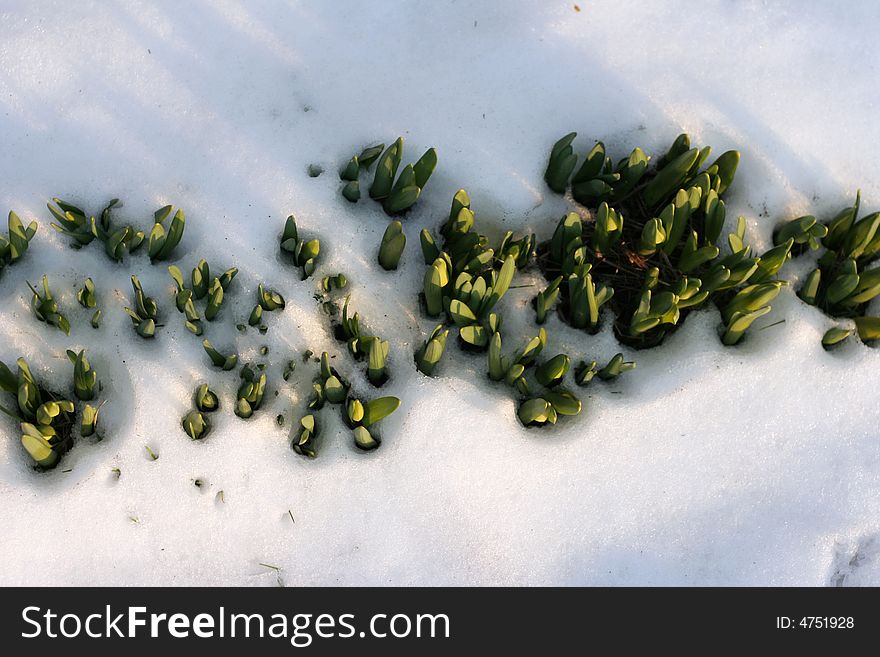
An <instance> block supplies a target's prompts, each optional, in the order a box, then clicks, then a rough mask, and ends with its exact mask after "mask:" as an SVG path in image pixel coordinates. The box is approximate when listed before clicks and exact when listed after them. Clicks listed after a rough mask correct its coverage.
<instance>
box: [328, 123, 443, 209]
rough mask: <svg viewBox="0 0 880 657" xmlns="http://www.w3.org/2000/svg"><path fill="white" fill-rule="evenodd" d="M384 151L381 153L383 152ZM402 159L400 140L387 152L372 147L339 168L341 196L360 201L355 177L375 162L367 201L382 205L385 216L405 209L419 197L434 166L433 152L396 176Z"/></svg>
mask: <svg viewBox="0 0 880 657" xmlns="http://www.w3.org/2000/svg"><path fill="white" fill-rule="evenodd" d="M383 149H384V150H383ZM402 160H403V137H398V139H397V141H395V142H394V143H393V144H391V146H389V147H388V148H387V149H386V148H385V144H379V145H378V146H372V147H370V148H367V149H365V150H364V151H362V152H361V154H360V155H355V156H354V157H352V158H351V160H349V161H348V164H346V165H345V167H344V168H343V169H342V171H341V172H340V174H339V177H340V178H341V179H342V180H343V181H344V182H345V185H344V186H343V188H342V195H343V196H344V197H345V198H346V199H347V200H349V201H351V202H352V203H355V202H357V201H358V199H360V196H361V192H360V183H359V177H360V173H361V171H367V170H368V169H369V167H370V165H371V164H372V163H373V162H374V161H375V162H376V171H375V173H374V174H373V183H372V184H371V185H370V198H371V199H373V200H375V201H378V202H380V203H382V208H383V209H384V210H385V212H386V214H388V215H391V216H393V215H397V214H402V213H404V212H406V211H407V210H409V209H410V208H411V207H412V206H413V205H415V202H416V201H418V200H419V197H420V196H421V195H422V190H423V189H424V188H425V185H426V184H427V183H428V179H429V178H430V177H431V174H432V173H433V172H434V169H435V168H436V166H437V151H436V150H434V149H433V148H429V149H428V150H427V151H425V153H424V155H422V157H420V158H419V160H418V162H416V163H415V164H407V165H406V166H405V167H403V170H402V171H401V172H400V175H398V174H397V171H398V169H399V168H400V164H401V162H402Z"/></svg>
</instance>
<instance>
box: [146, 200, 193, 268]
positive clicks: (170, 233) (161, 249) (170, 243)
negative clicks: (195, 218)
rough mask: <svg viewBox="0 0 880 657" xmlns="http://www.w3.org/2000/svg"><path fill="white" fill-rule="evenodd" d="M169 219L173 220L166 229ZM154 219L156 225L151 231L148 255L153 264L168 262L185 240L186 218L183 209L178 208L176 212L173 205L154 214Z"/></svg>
mask: <svg viewBox="0 0 880 657" xmlns="http://www.w3.org/2000/svg"><path fill="white" fill-rule="evenodd" d="M172 212H173V213H174V216H173V217H172V215H171V213H172ZM168 217H172V218H171V222H170V225H169V226H168V227H167V228H166V227H165V221H166V220H167V219H168ZM153 219H154V220H155V223H154V224H153V229H152V230H151V231H150V240H149V245H148V247H147V253H148V254H149V256H150V261H151V262H155V261H157V260H168V258H169V257H171V254H172V253H173V252H174V249H175V248H176V247H177V245H178V244H180V240H181V239H182V238H183V231H184V229H185V228H186V216H185V215H184V213H183V210H182V209H180V208H178V209H177V211H176V212H175V211H174V206H173V205H166V206H164V207H161V208H159V209H158V210H156V212H155V213H153Z"/></svg>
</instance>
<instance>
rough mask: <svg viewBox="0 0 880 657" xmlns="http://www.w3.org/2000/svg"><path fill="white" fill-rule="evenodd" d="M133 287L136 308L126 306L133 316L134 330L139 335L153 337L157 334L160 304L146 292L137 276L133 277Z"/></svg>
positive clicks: (128, 312) (129, 313) (127, 311)
mask: <svg viewBox="0 0 880 657" xmlns="http://www.w3.org/2000/svg"><path fill="white" fill-rule="evenodd" d="M131 287H132V289H133V290H134V308H126V309H125V312H126V313H127V314H128V316H129V317H130V318H131V322H132V325H133V326H134V330H135V332H136V333H137V334H138V335H139V336H141V337H142V338H152V337H154V336H155V335H156V326H157V324H156V320H158V319H159V306H158V305H157V304H156V300H155V299H153V298H152V297H148V296H147V295H146V294H145V293H144V288H143V286H142V285H141V282H140V280H138V277H137V276H132V277H131Z"/></svg>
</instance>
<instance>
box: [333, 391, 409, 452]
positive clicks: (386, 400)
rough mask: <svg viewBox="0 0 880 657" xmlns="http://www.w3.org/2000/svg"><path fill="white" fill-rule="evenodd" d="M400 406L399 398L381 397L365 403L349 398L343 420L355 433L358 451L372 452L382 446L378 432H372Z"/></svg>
mask: <svg viewBox="0 0 880 657" xmlns="http://www.w3.org/2000/svg"><path fill="white" fill-rule="evenodd" d="M399 406H400V400H399V399H398V398H397V397H379V398H377V399H372V400H370V401H368V402H363V401H361V400H360V399H357V398H355V397H351V398H349V400H348V402H347V403H346V405H345V412H344V413H343V419H344V420H345V423H346V425H348V428H349V429H351V430H352V432H353V433H354V444H355V446H356V447H357V448H358V449H362V450H364V451H370V450H373V449H376V448H377V447H378V446H379V445H380V444H381V442H382V441H381V439H380V438H379V435H378V434H377V433H376V430H375V429H373V430H372V431H371V430H370V427H372V426H373V425H374V424H376V423H377V422H378V421H379V420H381V419H382V418H385V417H387V416H389V415H391V414H392V413H393V412H394V411H396V410H397V408H398V407H399Z"/></svg>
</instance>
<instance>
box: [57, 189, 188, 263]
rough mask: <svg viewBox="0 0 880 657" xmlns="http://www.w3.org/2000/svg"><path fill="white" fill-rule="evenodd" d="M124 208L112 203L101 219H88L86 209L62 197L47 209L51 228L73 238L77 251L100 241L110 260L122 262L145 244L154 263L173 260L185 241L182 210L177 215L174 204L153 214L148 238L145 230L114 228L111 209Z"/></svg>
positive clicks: (128, 227)
mask: <svg viewBox="0 0 880 657" xmlns="http://www.w3.org/2000/svg"><path fill="white" fill-rule="evenodd" d="M53 203H54V205H53ZM121 205H122V204H121V203H120V202H119V199H113V200H111V201H110V203H108V204H107V206H106V207H105V208H104V209H103V210H102V211H101V214H100V217H99V218H96V217H94V216H88V215H87V214H86V212H85V211H84V210H83V209H81V208H79V207H77V206H75V205H73V204H72V203H68V202H67V201H63V200H61V199H59V198H54V199H52V203H48V204H47V207H48V208H49V212H50V213H51V214H52V217H53V218H54V219H55V221H54V222H53V223H52V227H53V228H54V229H55V230H57V231H58V232H60V233H63V234H64V235H67V236H68V237H71V238H72V239H73V242H72V244H73V246H74V247H76V248H82V247H83V246H86V245H87V244H91V242H92V241H93V240H95V239H97V240H98V241H99V242H101V243H102V244H103V245H104V251H105V252H106V253H107V255H108V256H109V257H110V259H111V260H114V261H116V262H122V259H123V257H124V256H125V254H126V253H134V252H135V251H137V250H138V249H139V248H140V247H141V246H142V245H143V244H144V243H146V244H147V251H148V254H149V256H150V261H151V262H155V261H157V260H167V259H168V258H170V257H171V255H172V253H173V251H174V249H175V247H177V245H178V244H179V243H180V240H181V239H182V238H183V232H184V228H185V227H186V217H185V215H184V213H183V210H180V209H178V210H177V211H176V212H175V211H174V207H173V206H171V205H166V206H164V207H162V208H159V209H158V210H156V212H154V213H153V227H152V229H151V231H150V235H149V239H147V236H146V235H145V234H144V231H142V230H137V229H135V228H134V227H132V226H130V225H126V226H122V227H121V228H116V227H114V226H113V221H112V217H111V213H112V210H113V209H114V208H116V207H119V206H121ZM172 213H174V216H173V217H172V219H171V221H170V222H168V226H167V228H166V221H167V220H168V217H170V216H171V215H172Z"/></svg>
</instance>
